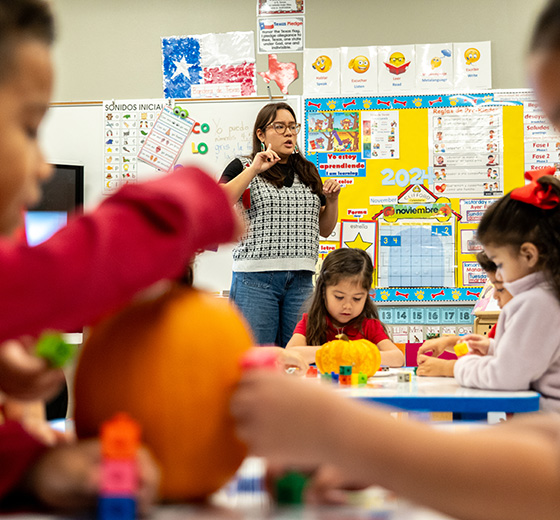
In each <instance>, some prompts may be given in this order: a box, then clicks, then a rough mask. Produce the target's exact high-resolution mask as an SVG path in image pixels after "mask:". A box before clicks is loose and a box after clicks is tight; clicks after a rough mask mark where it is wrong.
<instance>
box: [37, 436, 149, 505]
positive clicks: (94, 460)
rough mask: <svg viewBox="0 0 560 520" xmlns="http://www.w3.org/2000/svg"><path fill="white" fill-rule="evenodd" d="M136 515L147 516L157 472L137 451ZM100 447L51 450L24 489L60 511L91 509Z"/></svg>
mask: <svg viewBox="0 0 560 520" xmlns="http://www.w3.org/2000/svg"><path fill="white" fill-rule="evenodd" d="M137 462H138V473H139V475H138V480H139V489H138V493H137V496H136V499H137V505H138V511H139V513H140V514H147V513H148V512H149V511H150V509H151V507H152V506H153V505H154V504H155V502H156V500H157V492H158V487H159V481H160V470H159V468H158V465H157V463H156V461H155V460H154V458H153V457H152V455H151V454H150V453H149V452H148V451H147V450H146V449H145V448H140V450H139V451H138V458H137ZM100 478H101V445H100V442H99V440H98V439H92V440H86V441H79V442H77V443H72V444H69V445H66V446H59V447H56V448H53V449H51V450H49V451H47V453H46V454H45V455H43V457H42V458H41V459H40V460H39V462H38V463H37V464H36V465H35V466H34V467H33V469H32V470H31V472H30V474H29V475H28V478H27V488H28V489H29V490H30V491H31V492H32V493H33V494H34V495H36V496H37V497H38V498H39V500H40V501H41V502H43V503H44V504H45V505H47V506H48V507H50V508H53V509H55V510H59V511H75V510H81V509H84V508H88V507H89V508H93V507H95V505H96V503H97V499H98V497H99V484H100V482H99V481H100Z"/></svg>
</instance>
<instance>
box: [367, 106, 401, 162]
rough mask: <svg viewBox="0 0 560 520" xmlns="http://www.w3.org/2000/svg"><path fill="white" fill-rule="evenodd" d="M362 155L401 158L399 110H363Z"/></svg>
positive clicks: (377, 157)
mask: <svg viewBox="0 0 560 520" xmlns="http://www.w3.org/2000/svg"><path fill="white" fill-rule="evenodd" d="M361 115H362V120H361V127H362V157H363V158H364V159H398V158H399V111H398V110H369V111H365V110H364V111H362V113H361Z"/></svg>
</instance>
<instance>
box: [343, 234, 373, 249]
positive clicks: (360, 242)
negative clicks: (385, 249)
mask: <svg viewBox="0 0 560 520" xmlns="http://www.w3.org/2000/svg"><path fill="white" fill-rule="evenodd" d="M344 244H345V245H346V246H348V247H352V248H354V249H363V250H364V251H367V250H368V249H369V248H370V247H371V246H372V245H373V244H372V243H371V242H364V239H363V238H362V234H361V233H358V235H357V236H356V238H355V239H354V240H352V241H351V242H344Z"/></svg>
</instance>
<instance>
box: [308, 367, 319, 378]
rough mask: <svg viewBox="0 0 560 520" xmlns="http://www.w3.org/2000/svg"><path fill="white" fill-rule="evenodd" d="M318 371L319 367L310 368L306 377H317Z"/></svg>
mask: <svg viewBox="0 0 560 520" xmlns="http://www.w3.org/2000/svg"><path fill="white" fill-rule="evenodd" d="M317 374H318V370H317V367H309V368H308V369H307V372H306V373H305V377H317Z"/></svg>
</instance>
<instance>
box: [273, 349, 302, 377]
mask: <svg viewBox="0 0 560 520" xmlns="http://www.w3.org/2000/svg"><path fill="white" fill-rule="evenodd" d="M276 364H277V365H279V366H280V368H281V369H282V370H284V371H287V372H291V373H294V374H296V375H299V376H304V375H305V374H306V372H307V369H308V368H309V365H308V364H307V361H305V359H303V356H302V355H301V354H300V353H299V352H295V351H294V350H292V349H288V350H287V349H285V348H280V353H279V354H278V359H277V360H276Z"/></svg>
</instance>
